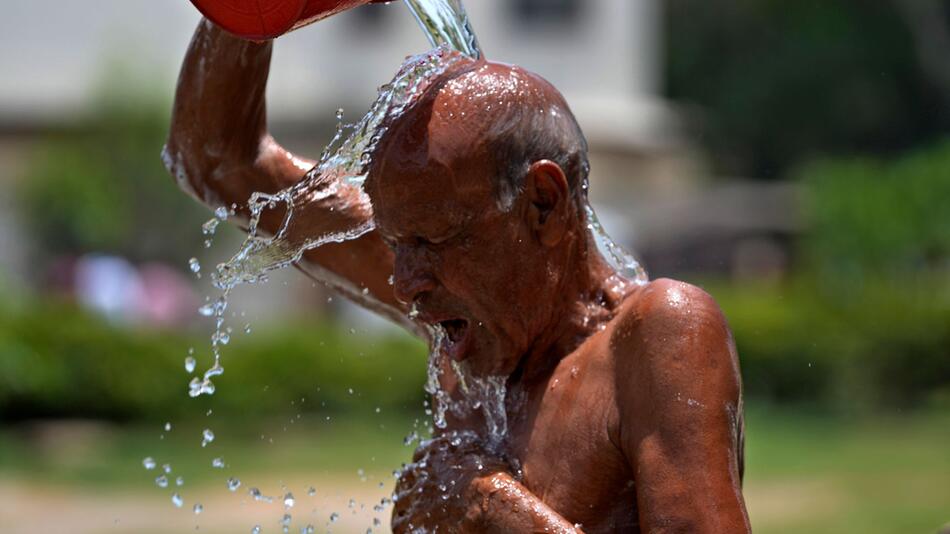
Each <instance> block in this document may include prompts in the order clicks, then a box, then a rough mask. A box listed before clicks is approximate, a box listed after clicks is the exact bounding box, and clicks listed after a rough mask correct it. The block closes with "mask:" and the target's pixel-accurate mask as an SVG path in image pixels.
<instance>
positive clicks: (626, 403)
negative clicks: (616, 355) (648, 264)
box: [614, 280, 749, 533]
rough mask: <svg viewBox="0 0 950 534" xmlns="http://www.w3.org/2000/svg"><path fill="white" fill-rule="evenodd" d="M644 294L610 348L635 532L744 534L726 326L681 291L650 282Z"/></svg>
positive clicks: (737, 406)
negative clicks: (629, 470) (633, 493)
mask: <svg viewBox="0 0 950 534" xmlns="http://www.w3.org/2000/svg"><path fill="white" fill-rule="evenodd" d="M643 291H644V293H643V296H642V298H641V299H639V301H638V303H637V305H636V309H635V310H632V311H631V313H628V314H627V317H623V318H622V323H621V324H620V325H618V329H617V332H618V333H617V334H615V336H614V343H615V350H618V351H620V366H619V367H618V380H620V381H621V382H620V383H619V384H620V385H621V387H619V388H618V389H619V391H620V392H621V409H620V413H621V436H620V439H621V440H622V443H621V445H622V447H623V448H624V452H625V454H626V456H627V458H628V460H629V461H630V463H631V466H632V467H633V471H634V479H635V484H636V490H637V505H638V510H639V514H640V522H641V525H642V526H643V528H644V532H710V533H727V532H748V531H749V523H748V517H747V515H746V511H745V505H744V502H743V498H742V492H741V481H740V478H739V466H738V462H739V451H738V449H739V448H740V447H741V443H740V431H739V425H740V420H741V419H740V418H741V413H740V411H741V400H740V394H741V392H740V389H741V386H740V378H739V369H738V360H737V358H736V354H735V348H734V345H733V343H732V339H731V335H730V333H729V330H728V327H727V326H726V323H725V319H724V318H723V317H722V314H721V312H720V311H719V308H718V307H717V306H716V304H715V302H714V301H713V300H712V297H710V296H709V295H708V294H706V293H705V292H703V291H702V290H700V289H698V288H696V287H693V286H690V285H689V284H684V283H681V282H675V281H671V280H657V281H654V282H652V283H651V284H650V285H649V286H647V287H646V288H644V290H643Z"/></svg>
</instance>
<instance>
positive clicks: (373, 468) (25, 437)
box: [0, 410, 950, 534]
mask: <svg viewBox="0 0 950 534" xmlns="http://www.w3.org/2000/svg"><path fill="white" fill-rule="evenodd" d="M207 421H208V422H207V424H206V422H205V421H204V420H202V421H198V422H195V423H187V424H181V425H174V426H173V428H172V430H171V431H170V432H167V433H166V432H163V431H162V428H161V427H162V425H161V424H160V423H159V424H156V425H149V426H147V427H141V426H127V427H108V426H102V425H100V424H93V423H84V424H77V423H72V424H71V425H72V426H70V425H45V426H33V427H18V428H16V429H13V428H8V429H6V430H3V431H0V481H5V483H6V487H7V488H8V490H7V491H11V490H10V489H9V488H11V487H12V488H14V490H12V491H17V489H16V488H19V489H20V490H22V491H30V492H32V494H33V495H34V498H37V497H35V495H36V494H39V495H42V494H44V493H43V492H44V491H46V490H47V489H49V488H55V489H56V490H57V491H60V492H65V494H66V495H67V496H68V495H79V494H84V495H88V494H90V492H91V493H93V494H103V495H112V496H116V495H126V496H137V497H136V499H138V500H137V501H136V502H144V503H149V502H150V503H152V504H156V503H157V504H156V506H157V507H158V509H159V510H165V509H169V510H170V509H171V508H170V505H169V504H168V503H167V501H165V499H166V498H167V496H166V497H161V496H160V495H161V494H160V493H158V492H157V488H156V487H155V486H154V484H153V479H154V477H155V476H156V475H157V474H158V473H157V472H156V471H146V470H145V469H144V468H143V467H142V458H144V457H145V456H152V457H154V458H155V459H156V460H157V461H158V462H159V464H162V463H165V462H168V463H170V464H171V465H172V468H173V473H172V474H173V476H178V475H179V474H180V475H182V476H184V477H185V480H186V481H187V482H186V486H185V489H187V490H189V491H191V492H197V493H198V494H199V495H201V496H202V497H201V498H203V499H205V500H206V501H207V502H212V501H214V500H220V499H221V498H223V497H227V496H229V493H228V492H227V490H226V489H225V488H224V480H225V479H226V478H227V477H229V476H236V477H239V478H241V479H242V480H243V481H245V484H244V487H245V488H246V487H248V486H250V485H255V484H258V483H259V484H260V485H261V489H262V490H264V491H265V492H266V490H265V485H268V484H269V485H270V486H271V487H272V488H276V487H277V486H285V485H286V486H287V487H295V488H297V487H299V488H298V489H296V490H295V491H296V492H297V495H298V496H299V495H300V494H301V493H302V491H303V490H302V489H300V488H304V487H306V486H307V485H308V484H313V485H317V486H321V487H324V488H325V487H328V486H332V487H333V488H336V489H338V490H339V491H337V492H336V493H340V492H343V493H346V492H350V493H353V494H359V495H364V496H365V500H366V501H367V502H369V501H370V500H371V499H378V498H379V497H378V495H375V494H373V495H369V493H368V492H369V489H371V490H372V491H376V492H377V493H379V494H385V493H386V492H388V491H389V487H390V486H391V480H392V478H391V475H390V472H391V471H392V470H393V469H394V468H396V467H398V466H399V464H400V463H401V462H403V461H406V460H407V459H408V458H409V456H410V448H408V447H406V446H405V445H403V437H404V436H405V435H406V434H407V433H408V432H409V431H410V430H412V427H413V422H412V419H411V418H406V417H387V416H386V415H385V414H372V415H370V416H367V417H362V418H355V417H350V418H342V417H339V418H338V417H334V416H332V415H331V416H330V420H329V421H327V420H326V415H319V416H318V415H310V416H306V415H304V416H300V417H299V418H298V416H296V415H294V416H286V417H284V418H282V419H278V420H271V421H265V422H261V421H250V422H249V421H236V420H230V421H225V420H220V419H216V417H215V416H212V417H209V418H208V419H207ZM291 421H292V422H291ZM205 426H209V427H211V428H212V429H214V430H215V433H216V435H217V437H216V439H215V441H214V442H213V443H212V444H210V445H209V446H208V447H207V448H202V447H201V446H200V441H201V430H202V429H203V428H204V427H205ZM747 427H748V432H747V447H746V451H747V454H746V479H745V495H746V499H747V503H748V507H749V512H750V516H751V519H752V522H753V527H754V529H755V532H757V533H761V534H771V533H784V532H809V533H818V534H820V533H826V532H827V533H832V532H834V533H840V532H862V533H881V534H884V533H895V534H896V533H901V534H904V533H912V532H921V533H931V534H933V533H936V532H937V530H938V529H939V528H940V526H941V525H943V524H945V523H947V522H950V414H947V413H915V414H906V415H900V414H891V415H887V416H881V417H879V418H874V419H869V418H861V419H845V418H831V417H827V416H820V415H807V414H803V413H800V412H789V411H783V410H758V411H752V412H750V413H749V414H748V421H747ZM162 436H163V437H162ZM216 456H221V457H223V458H224V460H225V462H226V463H227V464H228V466H227V468H226V469H224V470H223V471H222V470H217V469H213V468H212V467H211V458H213V457H216ZM358 470H363V471H362V472H363V475H362V476H363V477H365V478H368V479H369V482H366V484H367V486H365V487H366V488H369V489H367V490H365V491H364V490H360V489H359V488H360V487H361V486H360V484H361V483H363V481H362V480H361V475H360V474H358ZM380 484H381V486H380ZM165 491H166V492H168V491H170V490H165ZM279 491H282V490H279V489H275V490H274V491H271V493H272V494H276V493H278V492H279ZM243 492H244V490H243V489H242V491H241V493H243ZM360 492H362V493H360ZM331 493H332V492H331ZM370 493H371V492H370ZM328 495H329V493H328ZM67 498H68V497H67ZM328 498H329V497H328ZM341 498H342V497H341ZM341 502H345V500H344V501H341ZM232 504H234V503H232ZM92 506H94V505H92ZM222 506H223V505H222ZM234 506H236V507H237V506H238V504H234ZM241 506H244V505H243V503H242V504H241ZM320 506H323V505H322V504H317V505H316V506H315V507H314V508H313V510H314V511H313V512H312V513H311V514H312V515H313V514H317V515H319V514H320V513H322V512H318V509H319V510H323V508H320ZM326 506H329V505H326ZM324 508H325V507H324ZM127 510H128V512H127V513H128V514H138V513H144V512H137V511H135V510H138V509H137V508H134V507H129V508H127ZM234 510H238V511H240V510H241V508H240V507H237V508H234ZM3 513H4V512H3V510H2V509H0V523H3V522H4V519H3ZM235 513H238V512H235ZM273 513H277V512H273ZM205 515H206V516H207V515H208V514H205ZM382 515H383V516H385V515H388V511H387V512H386V513H384V514H382ZM203 517H204V516H203ZM354 517H355V513H354ZM8 519H10V518H8ZM383 519H384V521H385V519H386V518H385V517H383ZM184 520H185V519H182V521H184ZM187 520H188V521H192V520H193V519H187ZM207 520H208V521H209V523H207V528H205V527H203V528H202V531H204V532H217V531H220V532H227V531H231V530H233V529H232V528H231V527H226V526H221V527H219V528H218V530H215V528H214V527H213V524H214V523H213V522H212V521H211V518H210V517H208V518H207ZM116 521H118V519H116ZM150 521H151V522H152V523H156V522H157V523H158V524H157V525H155V528H156V530H154V531H155V532H166V531H167V532H172V531H176V530H174V529H172V528H171V527H168V529H166V530H163V529H162V528H163V527H162V523H163V522H165V523H167V522H168V521H172V519H166V518H164V517H162V516H161V515H160V514H159V515H158V516H157V517H155V518H153V519H150ZM247 521H251V519H247ZM365 521H370V519H369V518H367V519H366V520H365ZM126 523H129V521H126ZM169 524H170V523H169ZM222 524H223V523H222ZM348 525H349V524H348ZM337 526H338V527H342V531H347V532H349V531H353V532H356V531H359V532H363V531H365V526H364V525H363V523H353V524H351V525H349V526H347V525H343V524H340V525H337ZM129 528H132V527H129ZM348 529H349V530H348ZM141 530H142V528H141V526H139V527H135V528H134V529H133V530H129V532H132V531H141ZM247 530H249V527H248V528H247ZM79 531H82V530H81V529H79ZM88 531H89V532H96V531H97V530H95V529H93V530H88ZM265 531H267V529H266V528H265ZM335 531H337V532H338V531H341V529H340V528H337V529H336V530H335Z"/></svg>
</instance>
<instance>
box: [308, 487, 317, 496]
mask: <svg viewBox="0 0 950 534" xmlns="http://www.w3.org/2000/svg"><path fill="white" fill-rule="evenodd" d="M316 494H317V488H315V487H313V486H310V489H308V490H307V495H309V496H311V497H313V496H314V495H316Z"/></svg>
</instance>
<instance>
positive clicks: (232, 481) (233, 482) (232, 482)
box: [228, 477, 241, 491]
mask: <svg viewBox="0 0 950 534" xmlns="http://www.w3.org/2000/svg"><path fill="white" fill-rule="evenodd" d="M240 487H241V481H240V480H238V479H236V478H234V477H231V478H229V479H228V489H229V490H231V491H237V489H238V488H240Z"/></svg>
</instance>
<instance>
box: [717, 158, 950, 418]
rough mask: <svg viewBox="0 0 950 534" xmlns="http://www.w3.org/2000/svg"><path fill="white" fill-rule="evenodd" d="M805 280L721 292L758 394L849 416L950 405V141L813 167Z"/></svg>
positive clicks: (807, 176) (807, 172)
mask: <svg viewBox="0 0 950 534" xmlns="http://www.w3.org/2000/svg"><path fill="white" fill-rule="evenodd" d="M798 174H799V176H798V178H799V180H800V181H801V183H803V184H804V185H805V191H806V199H807V200H806V202H807V208H808V211H809V230H808V232H807V233H806V234H805V235H804V236H802V238H801V240H800V248H801V250H802V254H801V256H802V260H801V262H800V265H799V266H798V270H799V273H798V274H797V275H796V276H795V277H794V278H793V281H792V282H790V283H788V284H786V285H784V286H779V287H769V286H765V287H762V286H757V285H754V284H748V283H747V284H742V285H738V286H731V287H728V288H723V289H722V290H717V291H715V295H716V297H717V298H718V299H719V301H720V303H721V304H722V306H723V308H724V309H725V311H726V316H727V317H728V318H729V321H730V324H731V325H732V327H733V330H734V333H735V337H736V341H737V345H738V348H739V354H740V358H741V360H742V369H743V374H744V376H745V377H746V387H747V391H748V392H749V393H750V394H751V395H753V396H760V397H770V398H773V399H775V400H778V401H790V400H791V401H797V402H814V403H831V404H834V405H837V406H839V407H845V406H851V407H860V406H901V405H914V404H920V403H923V402H927V401H928V400H934V399H936V398H937V397H941V398H943V399H944V400H943V401H941V402H946V400H948V399H950V277H948V274H947V273H948V269H950V142H944V143H942V144H939V145H937V146H936V147H934V148H931V149H928V150H922V151H918V152H915V153H912V154H910V155H908V156H906V157H903V158H900V159H898V160H895V161H892V162H883V161H878V160H872V159H867V158H865V159H838V160H826V161H822V162H817V163H813V164H810V165H807V166H805V167H803V168H802V169H801V170H800V172H799V173H798Z"/></svg>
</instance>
